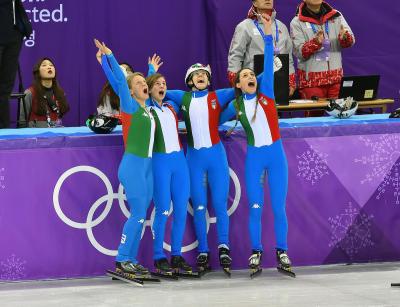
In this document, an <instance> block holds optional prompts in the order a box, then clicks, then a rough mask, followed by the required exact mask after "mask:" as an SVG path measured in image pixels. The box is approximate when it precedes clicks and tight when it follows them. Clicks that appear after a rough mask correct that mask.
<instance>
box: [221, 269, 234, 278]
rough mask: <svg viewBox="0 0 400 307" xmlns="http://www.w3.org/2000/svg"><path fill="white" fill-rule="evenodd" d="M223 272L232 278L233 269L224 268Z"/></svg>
mask: <svg viewBox="0 0 400 307" xmlns="http://www.w3.org/2000/svg"><path fill="white" fill-rule="evenodd" d="M222 271H223V272H224V273H225V275H226V276H227V277H231V276H232V273H231V269H230V268H222Z"/></svg>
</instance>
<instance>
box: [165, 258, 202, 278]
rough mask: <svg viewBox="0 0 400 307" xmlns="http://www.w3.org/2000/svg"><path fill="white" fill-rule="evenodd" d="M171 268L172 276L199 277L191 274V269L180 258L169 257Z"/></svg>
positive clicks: (183, 259)
mask: <svg viewBox="0 0 400 307" xmlns="http://www.w3.org/2000/svg"><path fill="white" fill-rule="evenodd" d="M171 267H172V269H173V272H174V274H175V275H177V276H179V277H193V278H198V277H200V275H199V274H198V273H197V272H193V270H192V267H191V266H190V265H189V264H188V263H187V262H186V260H185V258H183V257H182V256H171Z"/></svg>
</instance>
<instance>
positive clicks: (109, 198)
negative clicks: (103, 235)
mask: <svg viewBox="0 0 400 307" xmlns="http://www.w3.org/2000/svg"><path fill="white" fill-rule="evenodd" d="M80 172H88V173H91V174H94V175H96V176H98V177H99V178H100V179H101V180H102V181H103V183H104V185H105V187H106V190H107V194H106V195H103V196H101V197H100V198H99V199H97V200H96V201H95V202H94V203H93V204H92V206H91V207H90V209H89V212H88V214H87V217H86V222H84V223H80V222H75V221H73V220H71V219H70V218H69V217H67V216H66V215H65V214H64V212H63V211H62V209H61V205H60V201H59V196H60V190H61V187H62V185H63V183H64V181H65V180H66V179H67V178H68V177H70V176H72V175H73V174H76V173H80ZM229 175H230V177H231V179H232V181H233V183H234V186H235V197H234V199H233V203H232V205H231V207H230V208H229V209H228V216H231V215H232V214H233V213H234V212H235V211H236V209H237V207H238V205H239V201H240V197H241V187H240V182H239V178H238V176H237V175H236V173H235V172H234V171H233V170H232V169H231V168H229ZM114 199H117V200H118V204H119V207H120V209H121V211H122V213H123V214H124V215H125V217H126V218H129V216H130V212H129V209H128V207H127V206H126V203H125V202H126V195H125V194H124V188H123V186H122V185H121V184H120V185H119V187H118V192H117V193H114V191H113V188H112V185H111V182H110V180H109V179H108V177H107V176H106V175H105V174H104V173H103V172H102V171H100V170H99V169H97V168H95V167H92V166H87V165H80V166H76V167H73V168H70V169H69V170H67V171H65V172H64V173H63V174H62V175H61V176H60V178H59V179H58V180H57V183H56V185H55V187H54V191H53V205H54V209H55V211H56V213H57V215H58V217H59V218H60V219H61V220H62V221H63V222H64V223H65V224H67V225H68V226H70V227H72V228H76V229H85V230H86V234H87V236H88V239H89V241H90V243H91V244H92V246H93V247H94V248H95V249H97V250H98V251H99V252H100V253H102V254H104V255H108V256H116V255H117V250H111V249H107V248H105V247H104V246H102V245H101V244H100V243H99V242H98V241H97V240H96V238H95V237H94V234H93V228H94V227H96V226H98V225H99V224H100V223H102V222H103V221H104V220H105V219H106V218H107V216H108V214H109V213H110V211H111V207H112V205H113V201H114ZM104 202H105V203H106V205H105V207H104V210H103V212H102V213H101V214H100V215H99V216H98V217H97V218H96V219H95V220H93V217H94V214H95V212H96V210H97V209H98V208H99V207H100V205H102V204H103V203H104ZM172 212H173V207H172V203H171V207H170V210H169V213H168V216H170V215H171V213H172ZM188 212H189V214H190V215H192V216H193V215H194V213H193V207H192V206H191V204H190V203H189V204H188ZM155 213H156V212H155V208H153V210H152V212H151V215H150V220H146V221H145V222H144V224H143V230H142V236H141V237H142V238H143V235H144V232H145V230H146V228H147V227H150V228H151V231H153V223H154V218H155ZM206 221H207V233H208V231H209V229H210V224H215V223H216V222H217V218H216V217H210V215H209V213H208V210H207V211H206ZM197 245H198V241H197V240H196V241H194V242H192V243H190V244H188V245H186V246H183V247H182V252H188V251H191V250H193V249H195V248H196V247H197ZM163 247H164V249H166V250H167V251H171V245H169V244H168V243H166V242H165V241H164V242H163Z"/></svg>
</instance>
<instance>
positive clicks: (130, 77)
mask: <svg viewBox="0 0 400 307" xmlns="http://www.w3.org/2000/svg"><path fill="white" fill-rule="evenodd" d="M136 76H141V77H143V79H146V78H145V77H144V75H143V74H142V73H140V72H134V73H128V75H127V76H126V82H127V83H128V88H129V89H130V90H131V89H132V80H133V78H135V77H136Z"/></svg>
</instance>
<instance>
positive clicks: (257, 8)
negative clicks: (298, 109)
mask: <svg viewBox="0 0 400 307" xmlns="http://www.w3.org/2000/svg"><path fill="white" fill-rule="evenodd" d="M252 3H253V4H252V6H251V8H250V10H249V12H248V14H247V19H245V20H243V21H242V22H241V23H239V24H238V25H237V26H236V29H235V33H234V35H233V38H232V42H231V46H230V49H229V55H228V79H229V81H230V83H231V84H232V85H233V84H234V81H235V77H236V73H237V72H238V71H239V70H241V69H242V68H250V69H254V63H253V61H254V56H255V55H257V54H264V36H265V35H264V32H263V30H262V28H263V23H262V19H261V18H260V17H259V16H261V15H260V14H268V15H269V16H271V18H272V22H273V23H272V29H273V30H272V37H273V39H274V54H289V74H290V75H289V96H292V95H293V93H294V91H295V89H296V77H295V70H294V66H293V56H292V40H291V39H290V36H289V31H288V29H287V27H286V26H285V25H284V24H283V23H282V22H281V21H279V20H278V19H276V11H275V9H274V0H253V1H252Z"/></svg>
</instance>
